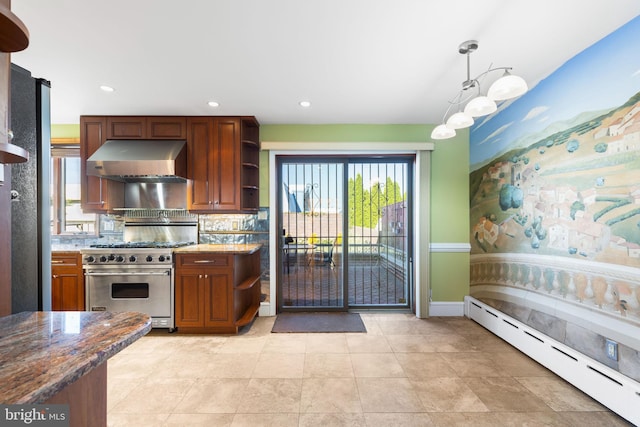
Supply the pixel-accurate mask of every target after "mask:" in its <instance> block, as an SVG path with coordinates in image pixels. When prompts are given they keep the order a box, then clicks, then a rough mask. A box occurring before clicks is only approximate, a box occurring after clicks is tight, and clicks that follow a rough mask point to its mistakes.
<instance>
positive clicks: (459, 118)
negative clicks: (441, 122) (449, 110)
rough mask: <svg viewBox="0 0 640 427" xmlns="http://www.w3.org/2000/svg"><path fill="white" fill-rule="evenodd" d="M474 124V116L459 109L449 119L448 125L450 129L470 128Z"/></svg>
mask: <svg viewBox="0 0 640 427" xmlns="http://www.w3.org/2000/svg"><path fill="white" fill-rule="evenodd" d="M471 125H473V117H471V116H469V115H467V114H465V113H463V112H462V111H458V112H457V113H455V114H454V115H452V116H451V117H449V120H447V127H448V128H450V129H462V128H468V127H469V126H471Z"/></svg>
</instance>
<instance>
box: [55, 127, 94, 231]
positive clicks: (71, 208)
mask: <svg viewBox="0 0 640 427" xmlns="http://www.w3.org/2000/svg"><path fill="white" fill-rule="evenodd" d="M50 185H51V235H61V234H62V235H64V234H68V235H77V234H96V230H98V229H99V228H98V215H96V214H85V213H83V212H82V209H81V207H80V146H79V144H78V143H77V142H75V141H72V142H69V141H66V140H65V141H52V145H51V181H50Z"/></svg>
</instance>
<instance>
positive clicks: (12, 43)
mask: <svg viewBox="0 0 640 427" xmlns="http://www.w3.org/2000/svg"><path fill="white" fill-rule="evenodd" d="M27 46H29V30H27V27H26V26H25V25H24V23H23V22H22V21H21V20H20V18H18V17H17V16H16V15H15V14H14V13H13V12H11V9H9V8H8V7H6V6H5V5H3V4H0V52H19V51H21V50H24V49H26V48H27Z"/></svg>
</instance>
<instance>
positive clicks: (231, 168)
mask: <svg viewBox="0 0 640 427" xmlns="http://www.w3.org/2000/svg"><path fill="white" fill-rule="evenodd" d="M213 132H214V144H213V146H214V150H213V166H214V176H213V181H212V184H213V210H214V211H237V210H241V209H242V205H241V203H240V200H241V199H240V158H241V157H240V155H241V152H240V151H241V145H240V120H239V119H237V118H226V117H225V118H215V119H214V121H213Z"/></svg>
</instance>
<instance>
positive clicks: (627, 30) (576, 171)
mask: <svg viewBox="0 0 640 427" xmlns="http://www.w3.org/2000/svg"><path fill="white" fill-rule="evenodd" d="M638 40H640V17H637V18H635V19H634V20H632V21H630V22H629V23H627V24H626V25H625V26H623V27H621V28H620V29H619V30H617V31H616V32H614V33H612V34H611V35H609V36H608V37H606V38H604V39H602V40H601V41H599V42H598V43H596V44H594V45H593V46H591V47H590V48H588V49H586V50H585V51H583V52H582V53H581V54H579V55H577V56H576V57H574V58H572V59H571V60H569V61H568V62H566V63H565V64H564V65H563V66H562V67H560V68H559V69H558V70H556V71H555V72H554V73H553V74H552V75H551V76H549V77H548V78H546V79H545V80H543V81H541V82H540V83H538V84H537V85H535V87H533V88H532V89H531V90H530V91H529V92H528V93H527V94H525V95H524V96H522V97H520V98H519V99H516V100H515V101H512V102H511V103H505V104H503V105H500V106H499V109H498V112H496V113H494V114H493V115H491V116H488V117H486V118H484V119H479V120H478V121H477V122H476V124H475V125H474V127H473V128H472V129H471V134H470V142H471V150H470V156H471V168H470V171H471V172H470V205H471V239H470V241H471V246H472V250H471V253H472V262H471V284H472V286H473V285H479V284H487V283H489V284H500V285H505V286H512V287H521V288H525V289H527V290H532V291H535V292H542V293H546V294H550V295H552V296H556V297H558V298H563V299H565V300H568V301H573V302H576V303H581V304H584V305H586V306H589V307H595V308H597V309H600V310H603V311H605V312H608V313H609V314H612V315H615V316H619V317H620V318H625V319H626V320H628V321H631V322H633V323H636V322H638V321H640V270H639V268H640V55H638V53H637V52H638V50H637V49H638V46H637V41H638ZM530 85H531V82H530ZM471 293H472V295H473V287H472V292H471ZM639 324H640V323H639Z"/></svg>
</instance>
